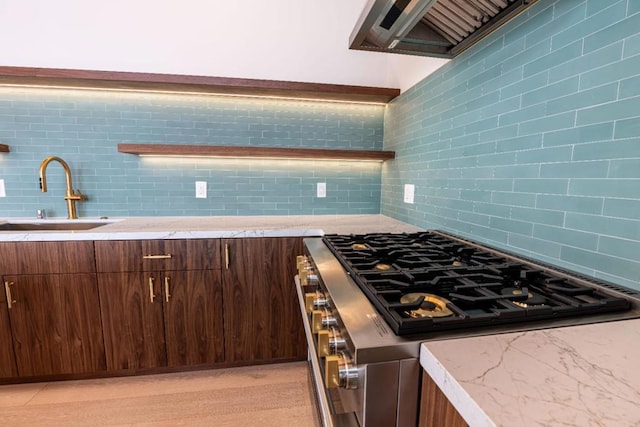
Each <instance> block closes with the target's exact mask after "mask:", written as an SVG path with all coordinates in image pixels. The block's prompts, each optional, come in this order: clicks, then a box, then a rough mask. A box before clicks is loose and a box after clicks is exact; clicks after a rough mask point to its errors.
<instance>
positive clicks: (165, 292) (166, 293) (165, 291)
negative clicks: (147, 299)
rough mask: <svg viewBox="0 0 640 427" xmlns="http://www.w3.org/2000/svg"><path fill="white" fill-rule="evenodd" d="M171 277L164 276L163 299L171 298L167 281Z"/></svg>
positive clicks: (167, 300)
mask: <svg viewBox="0 0 640 427" xmlns="http://www.w3.org/2000/svg"><path fill="white" fill-rule="evenodd" d="M170 280H171V279H170V278H169V277H165V278H164V300H165V301H166V302H169V298H171V294H170V293H169V281H170Z"/></svg>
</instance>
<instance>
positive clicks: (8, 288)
mask: <svg viewBox="0 0 640 427" xmlns="http://www.w3.org/2000/svg"><path fill="white" fill-rule="evenodd" d="M13 285H14V283H13V282H4V293H5V294H6V295H7V306H8V307H9V309H11V307H13V304H15V303H16V300H14V299H13V297H12V296H11V286H13Z"/></svg>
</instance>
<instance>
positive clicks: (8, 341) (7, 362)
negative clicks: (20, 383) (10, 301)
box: [0, 281, 18, 378]
mask: <svg viewBox="0 0 640 427" xmlns="http://www.w3.org/2000/svg"><path fill="white" fill-rule="evenodd" d="M4 283H6V285H9V284H10V282H8V281H7V282H4ZM4 283H3V288H2V291H0V378H9V377H15V376H17V375H18V369H17V368H16V358H15V355H14V353H13V338H12V337H11V323H9V307H8V305H7V298H6V293H5V288H4V286H6V285H5V284H4Z"/></svg>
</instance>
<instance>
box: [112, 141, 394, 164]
mask: <svg viewBox="0 0 640 427" xmlns="http://www.w3.org/2000/svg"><path fill="white" fill-rule="evenodd" d="M118 151H119V152H121V153H129V154H137V155H146V156H202V157H253V158H278V159H334V160H369V161H385V160H391V159H393V158H395V151H373V150H334V149H325V148H285V147H255V146H254V147H246V146H245V147H236V146H218V145H171V144H118Z"/></svg>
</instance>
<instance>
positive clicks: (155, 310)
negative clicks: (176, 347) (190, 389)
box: [98, 272, 167, 371]
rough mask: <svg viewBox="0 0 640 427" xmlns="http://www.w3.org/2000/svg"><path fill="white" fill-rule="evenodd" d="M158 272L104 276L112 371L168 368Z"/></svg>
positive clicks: (103, 298) (106, 331) (102, 287)
mask: <svg viewBox="0 0 640 427" xmlns="http://www.w3.org/2000/svg"><path fill="white" fill-rule="evenodd" d="M160 282H161V281H160V275H159V274H158V273H143V272H134V273H100V274H98V288H99V290H100V311H101V313H102V324H103V329H104V342H105V349H106V355H107V369H108V370H109V371H120V370H132V371H135V370H136V369H142V368H156V367H160V366H166V365H167V354H166V349H165V340H164V321H163V314H162V294H161V289H162V287H161V283H160Z"/></svg>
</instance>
